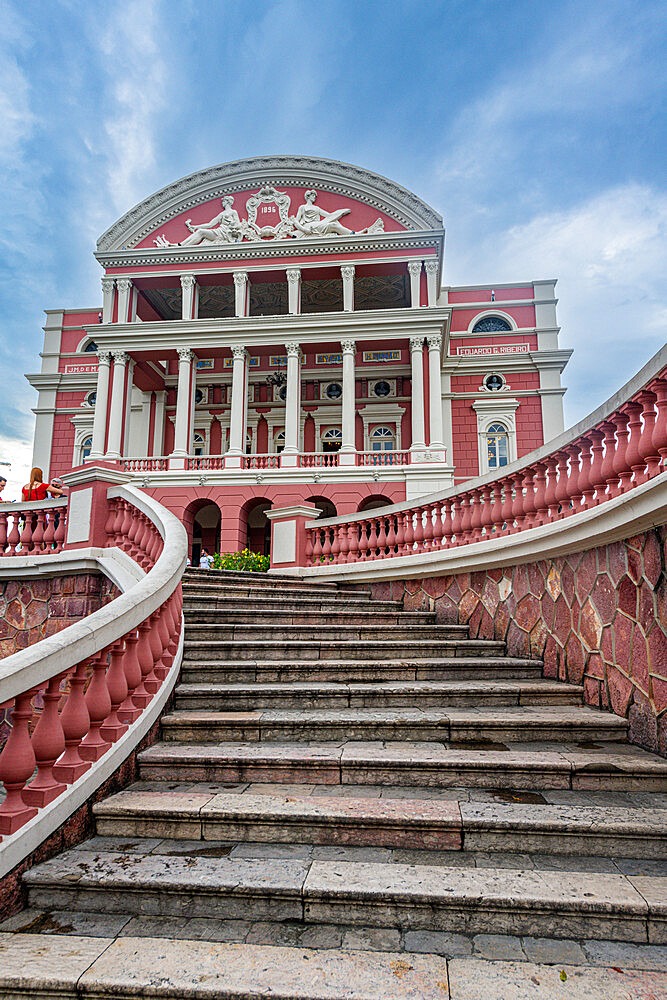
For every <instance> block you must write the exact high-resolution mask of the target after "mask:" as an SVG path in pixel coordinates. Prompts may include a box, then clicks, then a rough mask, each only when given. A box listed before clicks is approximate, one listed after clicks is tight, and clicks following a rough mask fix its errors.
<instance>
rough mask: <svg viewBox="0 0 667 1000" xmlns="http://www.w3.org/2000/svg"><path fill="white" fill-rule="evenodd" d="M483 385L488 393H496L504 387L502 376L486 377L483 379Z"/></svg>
mask: <svg viewBox="0 0 667 1000" xmlns="http://www.w3.org/2000/svg"><path fill="white" fill-rule="evenodd" d="M484 385H485V386H486V388H487V389H488V390H489V392H498V391H499V390H500V389H502V388H503V386H504V385H505V379H504V378H503V377H502V375H497V374H495V372H494V374H493V375H487V376H486V378H485V379H484Z"/></svg>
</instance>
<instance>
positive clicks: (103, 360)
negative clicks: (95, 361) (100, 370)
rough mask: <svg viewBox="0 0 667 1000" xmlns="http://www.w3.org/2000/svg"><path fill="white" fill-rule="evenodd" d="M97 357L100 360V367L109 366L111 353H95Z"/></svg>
mask: <svg viewBox="0 0 667 1000" xmlns="http://www.w3.org/2000/svg"><path fill="white" fill-rule="evenodd" d="M97 357H98V358H99V359H100V364H101V365H110V364H111V351H100V350H98V352H97Z"/></svg>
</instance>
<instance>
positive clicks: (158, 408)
mask: <svg viewBox="0 0 667 1000" xmlns="http://www.w3.org/2000/svg"><path fill="white" fill-rule="evenodd" d="M166 396H167V393H166V392H165V391H164V389H160V390H158V391H157V392H156V393H155V423H154V425H153V441H152V449H153V451H152V453H153V455H158V456H159V455H162V451H163V449H164V408H165V403H166Z"/></svg>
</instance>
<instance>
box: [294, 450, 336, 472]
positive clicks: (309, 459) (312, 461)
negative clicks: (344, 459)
mask: <svg viewBox="0 0 667 1000" xmlns="http://www.w3.org/2000/svg"><path fill="white" fill-rule="evenodd" d="M299 468H301V469H326V468H329V469H337V468H338V452H337V451H314V452H302V453H301V454H300V455H299Z"/></svg>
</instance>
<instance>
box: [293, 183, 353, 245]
mask: <svg viewBox="0 0 667 1000" xmlns="http://www.w3.org/2000/svg"><path fill="white" fill-rule="evenodd" d="M304 197H305V199H306V200H305V202H304V204H303V205H299V208H298V210H297V213H296V216H295V217H294V225H295V226H296V228H297V229H298V230H299V232H300V233H302V234H303V236H353V235H354V230H353V229H347V228H346V227H345V226H343V225H341V223H340V222H339V221H338V220H339V219H340V218H341V216H343V215H349V213H350V209H349V208H339V209H337V210H336V211H335V212H325V211H324V209H323V208H320V206H319V205H316V204H315V199H316V198H317V191H313V190H312V189H311V190H310V191H306V193H305V195H304Z"/></svg>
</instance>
